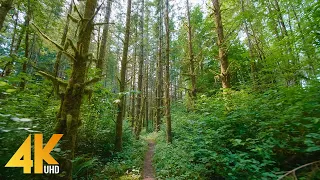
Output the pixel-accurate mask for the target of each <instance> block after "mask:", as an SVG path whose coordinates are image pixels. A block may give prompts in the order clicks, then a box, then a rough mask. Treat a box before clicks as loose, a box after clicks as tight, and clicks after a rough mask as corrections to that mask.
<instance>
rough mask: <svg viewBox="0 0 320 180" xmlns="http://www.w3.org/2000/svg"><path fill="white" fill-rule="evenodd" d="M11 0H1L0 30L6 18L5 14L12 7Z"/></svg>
mask: <svg viewBox="0 0 320 180" xmlns="http://www.w3.org/2000/svg"><path fill="white" fill-rule="evenodd" d="M12 4H13V0H3V1H1V4H0V30H1V29H2V27H3V23H4V20H5V19H6V16H7V14H8V12H9V10H10V9H11V8H12Z"/></svg>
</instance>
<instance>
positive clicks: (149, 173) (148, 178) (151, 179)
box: [143, 139, 155, 180]
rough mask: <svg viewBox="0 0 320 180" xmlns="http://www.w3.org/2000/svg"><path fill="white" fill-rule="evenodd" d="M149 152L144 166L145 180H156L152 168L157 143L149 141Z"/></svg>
mask: <svg viewBox="0 0 320 180" xmlns="http://www.w3.org/2000/svg"><path fill="white" fill-rule="evenodd" d="M147 142H148V151H147V153H146V156H145V159H144V164H143V179H144V180H155V175H154V169H153V166H152V158H153V154H154V146H155V141H154V140H152V139H148V140H147Z"/></svg>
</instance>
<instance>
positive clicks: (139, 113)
mask: <svg viewBox="0 0 320 180" xmlns="http://www.w3.org/2000/svg"><path fill="white" fill-rule="evenodd" d="M140 18H141V19H140V55H139V72H138V91H139V92H138V95H137V108H136V110H137V113H136V114H137V120H136V130H135V133H136V139H139V136H140V132H141V125H142V120H143V117H142V110H143V109H142V108H141V107H142V106H141V105H142V98H143V89H142V80H143V64H144V34H143V30H144V29H143V26H144V0H142V1H141V17H140Z"/></svg>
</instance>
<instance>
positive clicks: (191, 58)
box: [187, 0, 197, 109]
mask: <svg viewBox="0 0 320 180" xmlns="http://www.w3.org/2000/svg"><path fill="white" fill-rule="evenodd" d="M187 18H188V45H189V61H190V67H189V68H190V69H189V70H190V71H189V76H190V79H191V92H190V93H188V94H189V95H190V98H191V102H190V103H191V108H192V109H193V104H194V100H195V98H196V95H197V94H196V74H195V63H194V54H193V46H192V27H191V23H190V7H189V0H187Z"/></svg>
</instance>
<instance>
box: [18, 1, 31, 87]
mask: <svg viewBox="0 0 320 180" xmlns="http://www.w3.org/2000/svg"><path fill="white" fill-rule="evenodd" d="M27 8H28V9H27V14H26V19H25V28H26V36H25V50H24V57H25V60H24V62H23V65H22V73H23V76H26V74H27V64H28V59H29V23H30V18H31V9H30V8H31V7H30V0H28V7H27ZM25 86H26V79H25V78H24V77H23V78H22V79H21V82H20V89H21V90H24V88H25Z"/></svg>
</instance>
